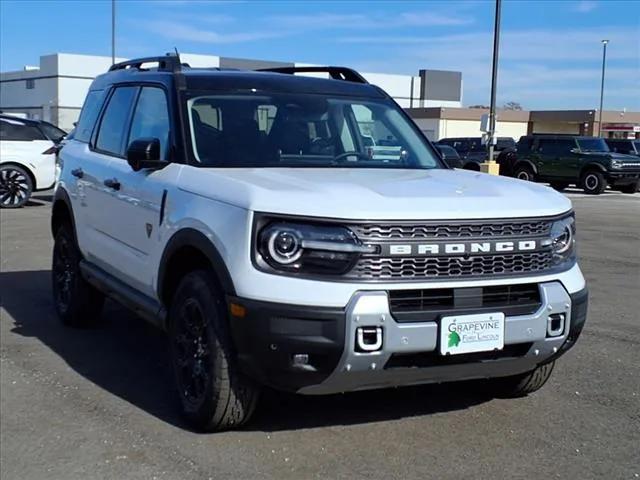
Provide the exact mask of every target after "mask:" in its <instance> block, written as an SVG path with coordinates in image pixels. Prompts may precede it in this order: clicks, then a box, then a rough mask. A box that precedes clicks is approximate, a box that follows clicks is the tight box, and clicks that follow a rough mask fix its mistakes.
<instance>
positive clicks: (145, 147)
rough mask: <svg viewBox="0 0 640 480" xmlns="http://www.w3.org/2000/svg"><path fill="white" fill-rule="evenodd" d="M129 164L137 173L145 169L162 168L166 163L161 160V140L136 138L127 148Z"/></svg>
mask: <svg viewBox="0 0 640 480" xmlns="http://www.w3.org/2000/svg"><path fill="white" fill-rule="evenodd" d="M127 162H128V163H129V165H130V166H131V168H132V169H133V170H134V171H135V172H137V171H138V170H142V169H143V168H154V169H157V168H162V167H164V166H165V165H166V162H164V161H162V160H160V140H158V139H157V138H136V139H135V140H133V141H132V142H131V143H130V144H129V148H127Z"/></svg>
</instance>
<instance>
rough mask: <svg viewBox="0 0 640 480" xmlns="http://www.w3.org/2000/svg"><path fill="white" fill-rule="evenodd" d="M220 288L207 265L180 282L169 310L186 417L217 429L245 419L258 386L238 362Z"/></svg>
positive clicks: (197, 424)
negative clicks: (206, 268)
mask: <svg viewBox="0 0 640 480" xmlns="http://www.w3.org/2000/svg"><path fill="white" fill-rule="evenodd" d="M224 305H225V303H224V300H223V297H222V294H221V292H220V291H219V289H218V287H217V283H216V282H215V280H214V278H213V277H212V275H211V274H210V273H209V272H207V271H204V270H197V271H194V272H191V273H188V274H187V275H186V276H185V277H184V278H183V279H182V281H181V282H180V285H179V286H178V289H177V291H176V294H175V297H174V299H173V301H172V302H171V308H170V311H169V336H170V344H171V357H172V363H173V367H174V372H175V377H176V383H177V387H178V394H179V397H180V401H181V404H182V411H183V414H184V416H185V417H186V419H187V420H188V421H189V423H191V424H192V425H193V426H194V427H195V428H197V429H199V430H204V431H218V430H226V429H230V428H234V427H238V426H240V425H242V424H243V423H245V422H246V421H247V420H248V419H249V417H250V416H251V414H252V413H253V411H254V410H255V406H256V403H257V400H258V395H259V389H258V387H257V386H256V385H255V384H254V383H253V381H251V380H250V379H249V378H247V377H246V376H244V375H243V374H242V373H241V372H240V371H239V370H238V367H237V364H236V357H235V352H234V349H233V346H232V343H231V338H230V335H229V330H228V326H227V314H226V309H225V307H224Z"/></svg>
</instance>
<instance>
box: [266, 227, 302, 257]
mask: <svg viewBox="0 0 640 480" xmlns="http://www.w3.org/2000/svg"><path fill="white" fill-rule="evenodd" d="M267 249H268V252H269V255H270V256H271V258H273V259H274V260H275V261H276V262H278V263H280V264H282V265H290V264H292V263H294V262H296V261H298V260H299V259H300V257H301V256H302V240H301V239H300V236H299V235H298V233H297V232H296V231H295V230H280V229H274V230H273V231H272V232H271V234H270V235H269V238H268V240H267Z"/></svg>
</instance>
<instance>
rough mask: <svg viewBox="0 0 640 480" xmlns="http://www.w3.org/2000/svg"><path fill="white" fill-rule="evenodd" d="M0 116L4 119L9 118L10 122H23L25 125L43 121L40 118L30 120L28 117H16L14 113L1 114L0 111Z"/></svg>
mask: <svg viewBox="0 0 640 480" xmlns="http://www.w3.org/2000/svg"><path fill="white" fill-rule="evenodd" d="M0 118H2V119H5V120H11V121H12V122H20V123H24V124H25V125H40V124H41V123H43V121H42V120H32V119H30V118H22V117H16V116H14V115H10V114H2V113H0ZM44 123H49V122H44Z"/></svg>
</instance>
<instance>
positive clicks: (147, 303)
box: [80, 260, 167, 330]
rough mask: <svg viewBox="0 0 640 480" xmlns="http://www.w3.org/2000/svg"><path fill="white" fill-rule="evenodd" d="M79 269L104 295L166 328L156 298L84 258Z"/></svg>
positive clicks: (164, 314)
mask: <svg viewBox="0 0 640 480" xmlns="http://www.w3.org/2000/svg"><path fill="white" fill-rule="evenodd" d="M80 271H81V272H82V277H83V278H84V279H85V280H86V281H87V282H89V283H90V284H91V285H93V286H94V287H96V288H97V289H98V290H100V291H101V292H103V293H104V294H105V295H108V296H109V297H111V298H112V299H114V300H115V301H116V302H118V303H119V304H121V305H123V306H124V307H126V308H128V309H129V310H131V311H132V312H134V313H136V314H137V315H139V316H140V317H142V318H144V319H145V320H146V321H148V322H150V323H152V324H153V325H155V326H156V327H159V328H161V329H163V330H165V329H166V318H167V312H166V310H165V308H164V307H163V306H162V305H161V304H160V303H159V302H158V301H157V300H154V299H153V298H150V297H148V296H146V295H145V294H143V293H140V292H139V291H138V290H136V289H135V288H132V287H130V286H129V285H127V284H125V283H123V282H122V281H120V280H118V279H117V278H116V277H114V276H113V275H110V274H108V273H106V272H105V271H104V270H102V269H101V268H99V267H96V266H95V265H93V264H92V263H89V262H87V261H86V260H82V261H81V262H80Z"/></svg>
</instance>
